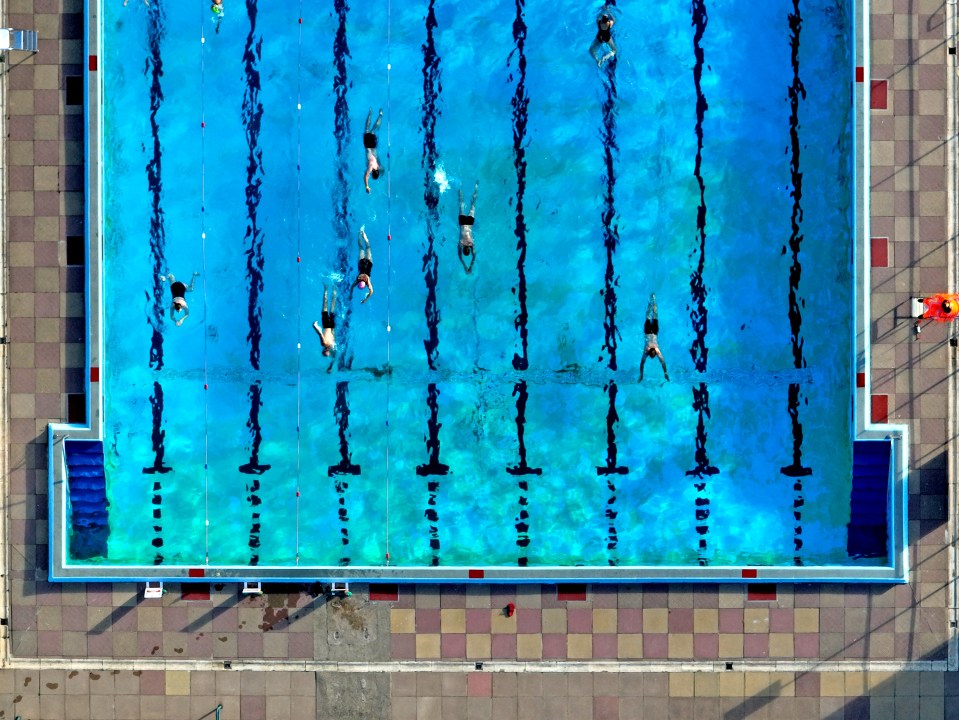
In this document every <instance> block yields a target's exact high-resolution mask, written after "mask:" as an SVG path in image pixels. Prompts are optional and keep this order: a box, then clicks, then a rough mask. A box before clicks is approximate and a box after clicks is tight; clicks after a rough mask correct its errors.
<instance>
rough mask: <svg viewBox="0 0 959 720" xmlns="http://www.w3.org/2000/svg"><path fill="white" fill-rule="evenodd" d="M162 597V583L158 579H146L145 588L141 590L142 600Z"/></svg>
mask: <svg viewBox="0 0 959 720" xmlns="http://www.w3.org/2000/svg"><path fill="white" fill-rule="evenodd" d="M161 597H163V583H162V582H161V581H159V580H147V587H146V590H144V591H143V599H144V600H156V599H157V598H161Z"/></svg>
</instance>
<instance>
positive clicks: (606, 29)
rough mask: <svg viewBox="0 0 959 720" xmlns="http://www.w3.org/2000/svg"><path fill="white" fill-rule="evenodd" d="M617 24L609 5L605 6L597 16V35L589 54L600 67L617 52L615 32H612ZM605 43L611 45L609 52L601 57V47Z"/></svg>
mask: <svg viewBox="0 0 959 720" xmlns="http://www.w3.org/2000/svg"><path fill="white" fill-rule="evenodd" d="M615 24H616V20H615V19H614V18H613V16H612V15H611V14H610V13H609V6H608V5H607V6H604V7H603V10H602V12H601V14H600V16H599V17H598V18H596V37H595V38H594V39H593V44H592V45H590V46H589V54H590V55H592V56H593V60H595V61H596V64H597V65H598V66H600V67H602V65H603V63H604V62H606V61H607V60H609V59H610V58H611V57H613V55H615V54H616V43H614V42H613V34H612V33H611V32H610V30H611V29H612V27H613V25H615ZM603 45H608V46H609V52H608V53H606V54H605V55H603V56H602V57H600V55H599V49H600V48H601V47H602V46H603Z"/></svg>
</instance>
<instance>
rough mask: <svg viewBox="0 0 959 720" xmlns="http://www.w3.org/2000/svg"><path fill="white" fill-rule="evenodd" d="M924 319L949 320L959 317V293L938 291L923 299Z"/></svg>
mask: <svg viewBox="0 0 959 720" xmlns="http://www.w3.org/2000/svg"><path fill="white" fill-rule="evenodd" d="M922 307H923V312H922V317H923V319H924V320H938V321H939V322H949V321H950V320H955V319H956V318H959V294H956V293H949V294H946V293H938V294H936V295H931V296H930V297H925V298H923V299H922Z"/></svg>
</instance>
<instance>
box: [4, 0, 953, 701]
mask: <svg viewBox="0 0 959 720" xmlns="http://www.w3.org/2000/svg"><path fill="white" fill-rule="evenodd" d="M234 1H236V0H234ZM136 3H137V0H131V11H132V8H133V5H134V4H136ZM5 10H6V17H5V22H6V24H7V25H8V26H12V27H25V28H35V29H37V30H39V31H40V36H41V46H40V47H41V51H40V53H39V54H38V55H36V56H35V57H33V58H32V59H28V60H26V61H25V62H22V63H19V64H16V65H14V64H13V63H12V62H11V63H9V64H8V65H7V66H6V67H5V69H6V70H7V71H8V72H7V73H6V74H5V76H4V82H5V83H6V92H5V107H4V111H5V113H6V116H7V130H8V135H7V138H6V140H5V172H6V176H5V177H6V183H7V194H6V203H7V223H6V232H7V236H6V257H7V273H8V275H7V280H8V285H7V290H8V292H7V295H6V297H5V307H6V315H7V331H6V332H7V340H8V345H7V353H8V365H9V370H8V393H9V422H8V427H7V433H8V450H7V451H8V453H9V467H10V472H9V477H8V486H9V493H8V497H7V498H6V500H7V512H8V513H9V518H10V521H9V526H8V532H9V538H8V541H9V546H10V555H11V566H10V577H9V580H10V589H11V603H12V611H11V617H10V618H9V625H8V627H7V628H5V630H6V631H7V632H8V634H9V638H10V649H11V653H12V655H13V656H14V657H15V658H18V659H25V658H53V657H66V658H151V659H157V658H169V659H173V660H182V659H186V658H194V659H199V660H216V661H223V660H230V659H234V660H235V659H242V658H251V659H252V658H258V659H259V658H270V659H277V660H288V659H293V660H297V659H300V660H314V659H316V660H325V659H346V658H349V657H356V658H367V659H383V660H386V659H393V660H402V661H416V660H431V659H447V660H459V661H467V660H468V661H470V662H472V661H488V662H490V663H492V664H493V666H494V667H495V661H496V660H497V659H503V660H529V661H544V662H546V661H559V662H563V661H573V660H589V659H595V660H623V661H631V662H637V663H649V662H653V661H657V662H663V661H682V660H714V661H721V660H729V661H737V660H749V659H770V660H775V659H790V658H795V659H809V660H823V661H829V660H858V659H868V660H920V659H922V660H944V659H945V658H946V643H947V640H948V638H949V637H950V630H949V621H950V614H949V609H948V605H949V599H948V589H949V585H948V583H949V580H950V577H951V571H950V567H949V564H948V553H947V545H946V536H947V533H946V529H947V526H946V521H947V512H948V497H947V495H948V489H947V463H946V413H947V409H949V407H950V406H949V404H948V402H947V395H946V382H945V380H946V375H947V372H948V370H949V369H950V367H951V363H950V358H949V355H948V353H949V352H950V349H949V347H948V344H947V342H946V341H947V334H946V333H947V329H946V328H945V327H942V326H940V327H927V328H926V329H925V330H924V332H923V334H922V340H921V341H920V342H914V341H913V340H912V337H911V322H910V321H909V319H908V299H909V297H910V296H911V295H918V294H923V293H931V292H935V291H939V290H943V289H947V288H946V280H947V275H946V268H947V266H948V263H949V262H950V260H951V259H950V258H949V257H948V254H947V245H946V221H945V217H946V212H947V209H948V206H949V205H948V203H947V198H946V174H945V162H946V152H947V147H946V145H945V140H944V138H946V137H947V135H950V134H951V133H953V132H954V129H951V128H949V129H947V128H946V116H945V108H946V77H947V68H948V65H949V63H950V60H949V58H948V56H947V53H946V48H947V43H946V42H945V36H946V26H945V8H944V5H943V3H942V2H941V0H874V2H873V3H872V32H871V43H870V44H871V52H872V67H871V72H872V76H873V78H874V79H876V80H886V81H887V89H888V94H887V103H886V107H885V109H876V110H874V111H873V112H872V121H871V130H872V148H871V149H872V158H873V160H872V162H873V169H872V194H871V202H872V233H871V234H872V236H873V237H874V238H877V239H878V240H877V241H876V242H874V243H873V246H874V248H875V249H876V252H875V253H874V255H875V260H876V261H877V262H879V264H881V259H882V258H881V255H882V250H883V249H885V250H886V251H887V262H888V267H875V268H874V269H873V275H872V287H873V293H872V318H873V323H872V327H871V328H870V331H871V335H872V339H873V341H874V349H873V354H872V362H873V376H872V381H873V386H872V388H869V391H870V392H871V393H872V394H874V395H884V396H886V397H887V402H888V414H889V419H890V421H892V422H897V423H908V424H909V425H910V427H911V435H910V437H911V439H912V447H911V453H912V459H913V464H912V468H911V473H910V481H909V507H908V519H909V536H910V540H911V546H910V556H911V564H912V574H911V578H910V580H911V582H910V584H909V585H905V586H893V587H886V586H872V587H870V586H857V585H846V586H844V585H818V584H817V585H796V586H788V585H779V586H778V587H777V597H776V599H775V600H774V601H761V602H751V601H748V600H747V597H746V594H745V592H744V589H743V588H742V587H739V586H730V585H720V586H718V587H717V586H708V585H688V586H687V585H636V586H620V587H615V586H594V587H591V588H589V591H588V593H587V595H586V599H585V600H580V601H560V600H558V599H557V597H556V592H555V588H553V587H546V586H544V587H541V586H538V585H533V586H522V585H520V586H494V587H492V588H490V587H485V586H469V587H466V586H450V587H443V588H440V587H437V586H429V585H423V586H419V587H417V588H415V589H413V588H407V587H401V588H400V593H399V597H398V598H397V600H396V602H392V603H382V602H380V603H373V604H372V605H370V604H369V603H368V601H367V599H366V593H365V589H364V588H362V587H359V588H357V593H356V595H355V597H354V599H353V602H354V603H355V604H356V607H357V608H359V609H360V610H362V611H363V612H367V609H369V608H372V609H369V611H368V614H367V615H364V617H367V618H368V619H369V622H370V623H371V625H370V627H379V628H380V629H381V632H382V637H380V638H379V640H378V641H375V642H374V641H373V640H371V641H370V643H369V645H368V646H363V647H362V648H359V647H346V648H344V647H341V646H339V645H337V643H339V642H340V639H339V636H338V634H337V632H336V630H335V628H336V627H337V626H336V624H335V623H336V619H335V608H331V607H330V604H329V603H327V602H326V601H325V600H324V599H322V598H314V597H313V596H311V595H309V594H308V593H305V592H303V593H299V592H293V591H291V592H288V593H283V594H272V595H269V596H265V597H260V598H242V599H241V598H240V597H239V596H238V594H237V591H236V589H235V587H232V586H227V587H222V588H218V587H216V586H214V587H213V588H211V597H210V600H200V601H187V600H183V599H182V598H181V597H180V594H179V592H178V591H179V588H178V587H176V586H174V587H173V588H172V589H171V592H170V593H168V594H167V595H166V596H164V597H163V598H162V599H161V600H158V601H146V600H143V599H141V597H140V595H141V594H142V588H137V587H136V586H135V585H133V584H117V585H114V586H107V585H96V584H75V585H74V584H70V585H50V584H49V583H47V582H45V580H44V578H45V576H46V567H47V557H48V548H47V543H46V538H47V522H48V518H47V489H46V483H47V455H46V440H45V438H46V427H47V424H48V423H49V422H51V421H59V420H62V419H63V418H65V417H66V398H67V396H68V395H69V394H71V393H82V392H84V390H85V386H84V377H83V375H84V371H83V359H84V346H83V343H84V337H83V333H84V329H83V269H82V268H81V267H74V266H67V265H66V250H65V244H66V238H67V237H69V236H77V235H82V234H83V216H82V211H83V167H82V162H83V148H82V137H83V115H82V111H81V109H80V108H77V107H74V106H66V105H65V102H64V100H65V98H64V89H65V86H66V78H67V77H69V76H76V75H81V74H82V72H83V70H84V66H85V59H84V57H83V47H82V46H83V43H82V28H83V17H82V11H83V3H82V2H81V1H80V0H62V2H56V1H55V0H8V2H6V3H5ZM950 289H951V288H950ZM507 602H514V603H515V604H516V606H517V612H516V615H515V616H514V617H512V618H507V617H505V615H504V614H503V613H502V607H503V606H504V605H505V604H506V603H507ZM377 623H379V624H378V625H377ZM377 643H378V644H377ZM338 648H339V649H338ZM364 653H365V654H364ZM316 684H317V678H316V677H315V676H314V674H313V673H307V672H300V673H297V672H271V673H269V674H266V673H256V672H243V673H242V674H241V673H239V672H230V671H225V670H224V671H219V672H208V671H204V672H192V673H186V672H182V671H174V670H170V671H156V670H150V671H146V670H144V671H142V672H136V673H131V672H129V671H96V672H91V671H89V670H83V671H79V670H68V671H61V670H43V671H36V670H22V669H17V670H9V669H8V670H2V671H0V718H12V717H14V716H15V715H20V716H22V717H23V718H24V720H27V719H30V718H44V720H57V719H58V718H68V719H69V718H76V719H77V720H85V719H86V718H118V719H119V718H173V717H177V718H183V717H196V718H199V717H202V716H205V715H207V716H208V715H209V713H210V712H211V711H212V710H213V708H214V707H215V706H216V704H217V703H222V704H223V718H224V719H226V718H243V719H244V720H254V719H257V718H266V717H269V718H271V720H283V719H284V718H287V717H291V718H292V717H296V718H303V717H313V716H316V717H328V716H329V715H328V714H324V713H326V712H327V711H331V710H334V709H332V708H326V707H325V706H324V705H323V703H324V702H326V701H327V700H326V699H325V698H326V695H325V694H323V693H320V694H318V693H317V691H316V686H317V685H316ZM390 694H391V700H390V702H389V703H387V704H386V706H385V707H382V708H379V709H378V710H376V712H377V713H379V714H376V715H371V717H384V718H395V719H396V720H406V719H411V718H417V719H419V718H430V719H432V718H440V717H442V718H454V719H455V718H468V719H473V718H484V719H485V718H492V717H496V718H497V720H509V719H510V718H518V719H519V718H550V720H560V719H561V718H566V717H570V718H572V717H575V718H577V720H584V719H586V720H588V719H589V718H595V719H596V720H614V719H616V718H620V719H622V720H628V719H631V718H674V717H675V718H687V717H689V718H691V717H696V718H700V717H703V718H705V717H723V718H739V717H742V718H746V717H748V718H766V717H768V718H777V720H778V719H779V718H783V719H786V718H793V717H795V718H830V720H838V719H839V718H895V717H899V718H908V719H909V720H913V719H914V718H920V720H926V718H954V717H959V702H957V700H956V696H957V695H959V683H957V682H956V673H942V672H924V673H915V672H905V673H899V674H895V675H892V674H885V673H878V672H856V673H852V672H850V673H823V674H817V673H806V674H795V673H777V674H766V673H761V672H745V673H744V672H739V671H738V670H736V671H730V672H725V673H723V672H719V673H679V672H677V673H658V674H657V673H622V674H620V673H614V672H613V673H596V674H585V673H553V672H542V673H537V672H530V673H520V674H512V673H490V672H469V673H466V672H463V673H438V672H430V673H396V674H394V675H393V676H392V677H391V678H390ZM338 714H339V716H340V717H347V718H348V717H352V716H351V715H350V711H349V709H348V708H347V709H343V708H340V709H339V710H338Z"/></svg>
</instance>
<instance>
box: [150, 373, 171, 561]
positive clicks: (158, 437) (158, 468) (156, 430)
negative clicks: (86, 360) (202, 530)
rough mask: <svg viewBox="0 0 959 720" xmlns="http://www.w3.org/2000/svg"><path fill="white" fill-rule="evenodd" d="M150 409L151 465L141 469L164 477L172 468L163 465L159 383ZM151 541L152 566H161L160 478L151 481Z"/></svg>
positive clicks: (154, 386)
mask: <svg viewBox="0 0 959 720" xmlns="http://www.w3.org/2000/svg"><path fill="white" fill-rule="evenodd" d="M150 408H151V411H152V414H153V431H152V433H151V438H152V441H153V465H152V466H151V467H145V468H143V474H144V475H165V474H166V473H168V472H172V471H173V468H171V467H167V466H166V465H164V464H163V456H164V453H165V452H166V451H165V448H164V446H163V440H164V438H165V437H166V431H165V430H163V387H162V386H161V385H160V383H158V382H156V381H154V382H153V394H152V395H151V396H150ZM150 502H151V504H152V505H153V534H154V537H153V540H152V541H151V545H153V547H155V548H156V549H157V553H156V556H155V557H154V558H153V564H154V565H161V564H163V555H162V554H161V553H160V548H162V547H163V484H162V483H161V482H160V478H159V477H158V478H156V479H154V481H153V497H152V498H151V501H150Z"/></svg>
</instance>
